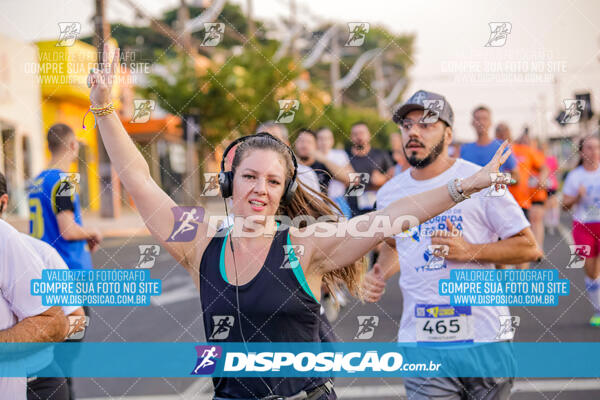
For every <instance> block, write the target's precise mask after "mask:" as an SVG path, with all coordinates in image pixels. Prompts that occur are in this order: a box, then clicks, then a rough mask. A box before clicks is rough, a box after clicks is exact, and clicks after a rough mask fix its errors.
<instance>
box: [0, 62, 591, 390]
mask: <svg viewBox="0 0 600 400" xmlns="http://www.w3.org/2000/svg"><path fill="white" fill-rule="evenodd" d="M104 54H105V56H106V51H105V52H104ZM115 59H118V53H117V54H116V56H115ZM88 79H89V86H90V88H91V94H90V100H91V111H92V113H93V114H95V117H96V122H97V126H98V129H99V131H100V133H101V135H102V139H103V142H104V144H105V146H106V149H107V152H108V154H109V156H110V158H111V161H112V165H113V166H114V168H115V170H116V171H117V173H118V174H119V177H120V179H121V182H122V183H123V185H124V187H125V188H126V190H127V191H128V193H129V194H130V195H131V196H132V197H133V199H134V201H135V204H136V207H137V210H138V212H139V213H140V214H141V216H142V217H143V219H144V221H145V223H146V225H147V227H148V228H149V230H150V232H151V233H152V235H153V236H154V238H155V239H156V240H157V241H158V242H159V243H160V244H161V245H162V246H163V247H164V248H166V250H168V251H169V253H170V254H171V255H172V256H173V257H174V258H175V260H176V261H177V262H178V263H180V264H181V265H182V266H183V267H184V268H185V269H186V270H187V271H188V272H189V273H190V275H191V277H190V279H192V280H193V281H194V282H195V284H196V285H197V287H198V289H199V290H200V298H201V304H202V310H199V311H198V312H199V313H200V312H202V314H203V319H204V324H205V333H206V337H207V338H211V336H212V338H213V339H214V340H212V341H215V342H219V341H225V342H252V341H258V342H268V341H271V342H278V341H283V342H293V341H304V342H311V341H314V342H320V341H331V340H336V336H335V332H334V331H333V330H332V328H331V326H330V325H329V323H328V320H331V319H335V318H336V309H337V307H338V306H339V305H341V306H343V305H344V304H345V303H346V302H347V301H348V296H355V297H359V298H362V299H364V300H366V301H370V302H376V301H378V300H379V299H380V298H381V296H382V295H383V293H384V291H385V290H386V288H387V290H388V291H389V290H398V286H396V285H392V284H390V283H389V282H387V280H388V279H389V278H391V277H394V276H397V274H398V273H400V274H399V278H397V279H398V282H399V290H401V292H402V295H403V312H402V318H401V321H400V325H399V326H400V328H399V332H398V341H399V342H403V343H416V344H427V343H437V344H443V345H447V346H452V345H455V344H461V345H465V344H469V343H475V342H496V341H502V340H506V338H503V337H499V335H498V321H499V317H500V316H509V315H510V310H509V309H508V307H506V306H473V307H471V306H465V307H463V308H461V309H460V312H459V310H457V309H454V307H453V306H451V305H449V304H448V299H447V297H443V296H440V295H439V293H438V282H439V280H440V279H447V278H448V276H449V273H450V270H452V269H455V268H477V269H496V268H541V267H545V268H548V267H552V266H550V265H547V264H545V263H544V253H543V249H544V240H545V234H546V232H547V233H549V234H550V235H554V234H556V233H557V231H559V230H563V231H564V223H565V222H566V219H563V220H562V222H561V219H560V216H561V208H562V212H563V214H562V215H566V216H570V217H571V219H572V239H573V242H574V245H575V247H574V248H575V250H573V251H574V252H576V255H578V256H581V257H585V265H584V271H585V276H582V277H581V279H582V280H583V279H584V280H585V287H586V290H587V294H588V298H589V301H590V303H591V304H592V306H593V308H594V310H595V313H594V314H593V315H592V316H591V318H590V320H589V323H590V324H591V325H592V326H600V261H599V260H600V259H599V257H598V252H599V250H600V247H599V246H600V140H599V138H598V136H597V135H586V136H581V137H578V138H576V139H575V142H574V150H573V154H571V155H570V156H569V157H568V158H566V159H564V158H561V157H558V154H555V153H553V148H552V147H551V146H550V145H549V143H547V142H541V141H539V140H537V138H535V137H532V136H531V135H530V133H529V132H528V130H527V129H524V130H523V131H522V133H521V134H515V133H514V131H513V130H512V129H511V126H510V125H509V124H508V123H505V122H498V123H496V124H495V125H494V122H493V119H492V117H493V114H492V110H491V109H490V108H489V107H486V106H478V107H476V108H475V109H474V110H473V112H472V115H471V117H472V126H473V129H474V131H475V133H476V136H477V140H476V141H475V142H473V143H464V144H462V145H459V144H458V143H457V140H456V138H455V137H454V132H453V126H454V119H455V117H454V112H453V109H452V106H451V105H450V103H449V102H448V100H447V99H446V98H445V97H444V96H442V95H440V94H437V93H433V92H430V91H424V90H419V91H417V92H416V93H414V94H412V95H411V96H410V97H409V98H408V99H407V100H406V101H405V102H404V103H403V104H402V105H401V106H400V107H398V108H397V109H396V110H395V112H394V115H393V121H394V123H395V124H396V125H397V126H398V132H396V133H394V134H392V135H390V137H389V138H390V140H389V147H388V148H386V149H377V148H375V147H374V146H373V145H372V138H373V136H374V134H378V132H372V129H376V127H372V126H369V125H368V124H367V123H365V122H361V121H357V122H355V123H354V124H353V125H352V127H351V129H350V132H343V133H344V134H345V135H346V136H347V137H348V139H349V140H348V146H347V148H343V144H342V143H337V146H336V142H335V139H334V137H335V135H334V134H333V132H332V129H334V127H331V129H330V128H321V129H317V130H314V131H313V130H311V129H308V128H303V129H301V130H299V131H297V132H294V135H293V136H292V137H290V135H289V132H288V129H287V128H286V126H285V125H283V124H277V123H275V122H272V121H270V122H264V123H262V124H261V125H259V127H258V128H257V129H256V134H255V135H250V136H247V137H242V138H240V139H239V140H236V141H235V142H234V143H232V144H231V145H230V146H229V147H228V148H227V150H226V151H225V154H224V155H223V163H222V170H221V172H220V175H219V186H220V190H221V194H222V196H223V198H224V199H226V202H225V207H226V209H227V210H228V214H229V215H228V216H229V217H231V218H229V219H228V221H227V223H226V224H224V225H223V226H222V228H221V229H222V230H223V232H222V233H223V234H222V235H214V236H211V235H209V234H208V232H209V227H208V226H207V224H205V223H203V222H197V225H198V229H197V232H196V235H195V237H194V239H193V240H191V241H189V242H177V241H176V240H173V238H174V237H175V236H176V235H177V234H178V233H179V232H178V231H177V229H175V228H174V227H175V223H176V222H177V221H175V217H174V214H173V213H172V209H173V208H175V207H177V205H176V204H175V203H174V202H173V200H172V199H171V198H170V197H169V196H168V195H167V194H166V193H165V192H164V191H163V190H162V189H161V188H160V187H159V186H158V185H157V184H156V183H155V182H154V180H153V179H152V177H151V175H150V171H149V168H148V165H147V163H146V161H145V159H144V157H143V156H142V155H141V153H140V152H139V151H138V149H137V148H136V147H135V145H134V144H133V142H132V141H131V139H130V137H129V135H128V134H127V132H126V131H125V129H124V128H123V126H122V124H121V122H120V120H119V118H118V117H117V116H116V114H115V113H114V106H112V103H111V102H112V99H111V97H110V93H111V91H110V89H111V82H112V79H111V69H110V68H106V69H105V70H102V71H98V70H93V71H92V72H91V73H90V76H89V78H88ZM432 103H435V104H438V107H437V108H435V109H432V108H431V107H430V104H432ZM48 146H49V149H50V151H51V153H52V155H53V158H52V162H51V165H50V166H49V167H48V169H47V170H45V171H44V172H42V173H41V174H39V175H38V176H37V177H36V178H35V179H34V180H33V181H32V183H31V185H30V187H29V205H30V211H31V213H32V217H31V223H30V232H29V233H30V234H31V235H32V236H33V237H35V238H37V239H38V242H40V243H42V242H46V243H47V244H49V245H50V246H52V247H54V248H55V249H56V251H53V250H52V249H50V250H48V249H46V248H45V247H44V246H40V245H36V243H37V242H35V241H33V242H31V241H29V240H24V239H23V238H21V237H20V236H19V235H16V234H15V232H16V231H15V230H14V229H13V228H12V227H10V226H9V225H8V224H7V223H5V222H4V221H0V228H1V229H0V235H2V240H1V241H0V243H2V244H1V245H0V255H1V257H0V271H1V272H2V274H0V279H1V280H2V281H0V286H1V288H2V289H3V290H2V291H0V293H1V296H2V297H0V328H1V330H0V341H17V342H18V341H61V340H64V339H65V337H66V336H68V335H70V334H72V333H73V332H72V330H71V329H70V328H69V324H68V323H66V321H65V315H66V316H69V315H72V313H74V312H75V313H76V314H75V315H84V312H83V310H81V309H77V308H76V309H67V308H65V309H63V310H60V309H57V308H56V307H45V306H43V305H42V304H41V303H40V301H41V300H40V299H39V298H35V297H34V296H31V295H30V292H29V291H28V290H27V287H26V285H25V286H23V284H22V282H21V283H20V284H19V285H21V286H17V287H19V288H20V289H19V290H20V291H21V292H19V293H16V292H15V291H14V290H12V289H13V288H14V287H15V285H16V284H17V278H16V274H15V271H14V268H15V266H16V265H17V264H15V263H14V260H16V259H19V260H20V261H21V262H20V263H19V264H18V265H19V266H21V265H22V264H23V262H25V263H26V264H27V265H28V266H29V267H30V268H29V270H28V272H27V273H28V275H27V277H28V278H29V279H35V278H38V277H39V275H40V271H41V270H42V269H43V268H48V267H49V265H50V264H48V263H46V264H45V263H44V262H42V261H41V260H42V259H44V255H48V254H50V255H51V256H52V257H57V256H60V257H59V259H60V258H62V260H64V263H66V267H68V268H70V269H89V268H92V263H91V257H90V250H92V251H93V250H94V249H95V248H97V247H98V246H99V245H100V244H101V240H102V235H101V234H100V233H99V232H97V231H95V230H93V229H87V228H85V227H84V224H83V222H82V220H81V210H80V204H79V199H78V196H77V194H76V193H73V192H72V191H70V190H69V187H66V186H65V185H68V184H69V179H65V178H63V175H64V174H65V173H66V172H68V169H69V165H70V164H71V162H72V161H73V159H74V158H75V157H76V155H77V154H78V145H77V141H76V139H75V136H74V134H73V131H72V130H71V129H70V128H69V127H68V126H66V125H63V124H58V125H55V126H53V127H51V128H50V130H49V131H48ZM575 159H577V160H579V161H578V163H577V165H576V166H573V165H572V164H573V160H575ZM563 178H564V179H563ZM506 189H508V190H506ZM64 192H66V195H65V193H64ZM7 193H8V190H7V187H6V181H5V179H4V177H3V176H2V175H0V214H2V213H3V212H5V211H6V210H7V209H9V208H10V204H9V199H8V195H7ZM186 213H188V214H189V216H193V215H192V212H191V211H186ZM565 213H566V214H565ZM276 215H280V216H281V215H283V216H286V217H289V218H292V219H293V218H294V217H297V216H301V215H308V216H311V217H314V218H318V217H322V216H330V217H331V218H330V221H328V222H326V221H321V220H319V222H316V224H319V226H320V227H321V228H323V229H326V228H327V229H329V228H331V227H332V226H333V225H335V229H334V230H335V231H337V232H340V231H343V232H347V233H345V234H344V235H341V236H340V235H334V236H332V237H325V238H321V237H319V238H317V237H315V236H311V235H307V234H306V233H305V231H304V230H305V229H306V226H302V225H300V226H282V225H281V224H279V223H276V221H275V219H273V218H270V217H273V216H276ZM407 215H409V216H411V217H412V220H409V221H407V222H406V223H403V224H401V225H399V226H397V225H395V224H391V225H390V226H393V227H390V228H389V229H388V230H387V231H386V233H385V234H384V235H374V236H373V237H355V236H353V234H352V233H348V232H350V231H349V230H348V229H340V228H348V227H349V224H350V222H351V221H353V219H355V218H358V217H363V218H364V221H365V222H367V223H369V222H372V221H374V220H376V219H377V218H380V217H387V218H389V219H390V220H391V221H392V222H393V221H395V220H397V219H399V218H403V217H405V216H407ZM257 216H263V217H265V218H264V219H263V220H262V223H259V224H258V227H257V225H253V226H252V227H249V226H246V225H244V226H242V227H239V228H240V230H239V231H241V232H244V231H246V232H248V231H252V232H254V231H256V230H258V231H261V232H262V233H263V234H261V235H237V234H235V231H236V230H235V229H233V228H234V227H235V225H236V224H237V223H238V222H237V221H238V219H237V218H236V217H257ZM188 219H189V220H190V221H191V220H192V219H193V218H192V217H190V218H188ZM193 220H194V221H196V219H193ZM188 222H189V221H188ZM255 222H256V221H255ZM182 226H183V224H182V225H181V226H180V227H179V228H181V227H182ZM36 246H37V247H39V249H36ZM50 246H46V247H50ZM9 247H10V248H9ZM300 248H301V249H302V250H301V251H299V249H300ZM34 249H36V250H34ZM64 263H63V264H64ZM284 264H285V265H289V268H288V267H286V268H281V266H282V265H284ZM52 265H56V266H54V268H60V267H61V263H54V264H52ZM63 267H64V266H63ZM555 267H557V268H560V267H561V266H555ZM11 271H12V273H11ZM38 279H39V278H38ZM5 288H11V290H5ZM284 300H285V301H284ZM440 308H442V309H444V310H445V313H446V314H445V315H446V316H450V317H451V318H445V319H441V318H439V315H438V314H437V311H436V312H435V313H433V312H432V311H431V310H432V309H436V310H439V309H440ZM86 312H89V311H88V310H86ZM219 315H220V316H223V315H231V316H233V317H231V319H228V320H227V321H228V324H229V325H228V326H229V327H230V328H231V329H230V331H231V332H230V334H229V335H228V336H227V337H225V338H221V337H220V336H219V335H216V336H215V335H214V331H215V330H214V328H215V327H214V324H215V322H214V321H215V320H214V319H213V318H212V317H213V316H219ZM32 321H33V322H32ZM440 321H441V322H440ZM32 323H33V324H34V326H37V330H36V333H34V332H32V330H31V328H30V326H29V325H31V324H32ZM440 323H441V324H442V325H444V324H445V326H444V329H437V327H439V326H440ZM432 326H436V329H432ZM219 333H220V332H219ZM213 382H214V385H215V399H249V398H280V397H277V396H283V397H281V398H285V396H288V397H289V396H294V395H297V394H298V393H304V395H305V396H304V397H297V396H296V397H294V398H298V399H299V398H303V399H311V400H316V399H334V398H336V395H335V391H334V390H333V387H332V383H331V381H330V380H328V379H327V378H293V379H291V378H290V379H287V378H273V377H268V378H267V377H265V378H215V379H214V380H213ZM404 383H405V386H406V390H407V393H408V397H409V398H410V399H429V398H449V399H450V398H457V399H458V398H464V396H465V394H466V393H468V395H469V398H476V399H483V398H485V399H504V398H508V396H509V395H510V390H511V387H512V379H511V378H460V377H457V378H427V379H426V378H418V377H413V378H407V379H405V380H404ZM1 384H2V385H13V388H14V387H15V385H16V387H17V389H14V390H15V393H17V392H18V390H19V389H18V387H19V386H18V385H20V384H21V383H19V382H16V381H10V382H9V381H8V380H7V382H1ZM5 387H8V386H5ZM61 387H62V388H63V389H64V390H62V391H60V392H59V391H58V388H61ZM67 388H68V384H67V383H66V382H65V381H64V380H60V379H56V380H52V379H37V380H36V379H30V381H29V392H28V396H29V398H44V397H40V393H48V392H49V391H50V390H52V391H53V392H52V393H60V396H62V397H59V396H58V395H56V394H55V395H54V396H55V397H52V398H55V399H59V398H60V399H68V398H73V397H72V394H69V390H68V389H67ZM23 393H25V392H24V391H23ZM269 396H271V397H269ZM273 396H275V397H273ZM13 398H16V399H21V398H23V397H20V396H18V395H15V397H13Z"/></svg>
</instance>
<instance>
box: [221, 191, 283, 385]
mask: <svg viewBox="0 0 600 400" xmlns="http://www.w3.org/2000/svg"><path fill="white" fill-rule="evenodd" d="M223 203H224V204H225V215H226V217H227V221H229V213H228V212H227V200H225V199H223ZM234 220H235V217H234ZM233 224H234V221H232V222H231V230H232V231H233ZM232 236H233V235H231V234H230V235H229V247H230V248H231V257H232V258H233V270H234V272H235V302H236V305H237V315H238V326H239V328H240V336H241V337H242V342H243V343H244V348H245V349H246V353H250V350H249V349H248V344H247V343H246V338H245V337H244V330H243V329H242V313H241V311H240V292H239V285H238V274H237V264H236V262H235V253H234V251H233V238H232ZM223 263H225V260H223ZM225 275H227V273H225ZM259 378H260V380H261V382H262V383H263V384H264V385H265V386H266V388H267V390H268V391H269V393H270V396H275V395H274V394H273V391H272V390H271V387H270V386H269V385H268V384H267V382H265V380H264V379H263V378H262V376H259Z"/></svg>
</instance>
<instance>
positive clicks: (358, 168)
mask: <svg viewBox="0 0 600 400" xmlns="http://www.w3.org/2000/svg"><path fill="white" fill-rule="evenodd" d="M350 140H351V141H352V147H351V148H350V150H349V151H348V158H350V164H351V165H352V168H353V169H354V171H355V172H359V173H367V174H369V177H368V181H367V187H366V188H365V190H364V192H363V193H362V194H361V195H360V196H347V199H348V204H350V208H351V209H352V216H357V215H362V214H366V213H368V212H371V211H373V210H374V207H375V198H376V194H377V190H378V189H379V188H380V187H381V186H383V184H384V183H385V182H387V180H388V179H389V178H391V177H392V176H394V163H393V162H392V160H391V158H390V156H389V155H388V153H387V152H386V151H384V150H380V149H374V148H373V147H371V132H370V131H369V127H368V126H367V124H366V123H364V122H356V123H354V124H353V125H352V128H351V129H350Z"/></svg>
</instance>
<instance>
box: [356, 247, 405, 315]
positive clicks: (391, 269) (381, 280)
mask: <svg viewBox="0 0 600 400" xmlns="http://www.w3.org/2000/svg"><path fill="white" fill-rule="evenodd" d="M398 272H400V261H399V259H398V252H397V251H396V242H395V241H394V239H392V238H388V239H386V240H385V241H384V242H383V243H381V248H380V251H379V258H378V259H377V263H375V265H374V266H373V269H371V270H370V271H369V272H367V274H366V275H365V279H364V280H363V283H362V291H363V297H364V299H365V300H366V301H368V302H371V303H374V302H377V301H379V300H380V299H381V296H383V293H385V281H386V280H388V279H389V278H390V277H392V276H393V275H395V274H396V273H398Z"/></svg>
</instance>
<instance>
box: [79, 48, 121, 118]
mask: <svg viewBox="0 0 600 400" xmlns="http://www.w3.org/2000/svg"><path fill="white" fill-rule="evenodd" d="M108 51H109V47H108V45H107V44H104V50H103V51H102V66H103V69H101V70H98V69H95V68H92V69H91V70H90V74H89V75H88V78H87V85H88V87H89V88H92V90H91V91H90V101H91V103H92V107H103V106H105V105H107V104H108V103H110V102H111V100H112V99H111V91H112V85H113V81H114V78H115V71H116V70H117V68H119V53H120V52H119V48H118V47H117V48H116V49H115V52H114V55H113V59H112V61H110V62H109V61H108V59H109V56H108Z"/></svg>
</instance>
